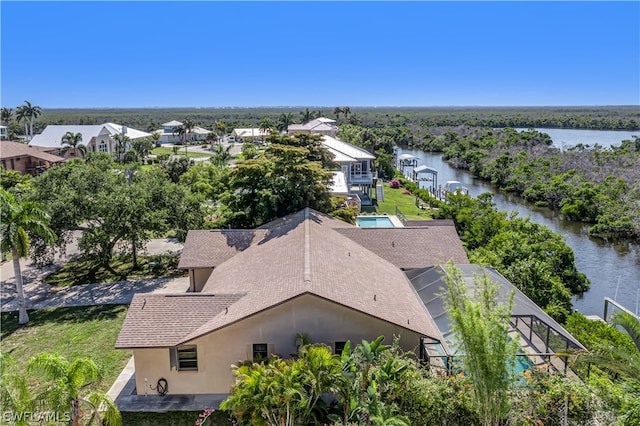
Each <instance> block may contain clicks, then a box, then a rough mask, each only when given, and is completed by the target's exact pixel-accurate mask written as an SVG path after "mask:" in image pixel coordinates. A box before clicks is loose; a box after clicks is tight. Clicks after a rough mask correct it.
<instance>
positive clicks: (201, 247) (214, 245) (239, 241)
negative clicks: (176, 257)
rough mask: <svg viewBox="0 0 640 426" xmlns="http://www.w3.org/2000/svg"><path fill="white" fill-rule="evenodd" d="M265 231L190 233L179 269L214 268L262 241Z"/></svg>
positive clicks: (229, 230) (228, 230)
mask: <svg viewBox="0 0 640 426" xmlns="http://www.w3.org/2000/svg"><path fill="white" fill-rule="evenodd" d="M266 232H267V231H266V230H263V229H222V230H205V231H202V230H195V231H189V233H188V234H187V238H186V240H185V242H184V248H183V249H182V255H181V256H180V262H179V263H178V268H181V269H188V268H213V267H216V266H218V265H220V264H221V263H223V262H225V261H227V260H229V259H231V258H232V257H233V256H235V255H236V254H238V253H240V252H241V251H243V250H246V249H247V248H248V247H250V246H251V245H252V244H256V243H257V242H259V241H261V240H262V239H263V238H264V236H265V234H266Z"/></svg>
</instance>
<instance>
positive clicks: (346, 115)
mask: <svg viewBox="0 0 640 426" xmlns="http://www.w3.org/2000/svg"><path fill="white" fill-rule="evenodd" d="M342 113H343V114H344V120H345V121H348V120H349V114H351V108H349V107H348V106H346V107H342Z"/></svg>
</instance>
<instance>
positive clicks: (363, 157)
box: [322, 136, 378, 205]
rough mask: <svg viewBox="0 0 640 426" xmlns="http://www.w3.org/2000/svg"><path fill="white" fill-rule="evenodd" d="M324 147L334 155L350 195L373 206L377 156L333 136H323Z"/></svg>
mask: <svg viewBox="0 0 640 426" xmlns="http://www.w3.org/2000/svg"><path fill="white" fill-rule="evenodd" d="M322 145H323V146H324V147H325V148H327V149H328V150H329V152H331V153H332V154H333V157H334V158H333V161H334V162H335V163H336V164H337V172H339V173H341V174H342V175H343V176H344V178H341V179H343V180H344V182H345V183H346V187H347V189H348V191H349V193H350V194H354V195H358V197H359V198H360V201H361V203H362V205H371V204H372V191H373V188H374V187H375V184H376V181H377V179H378V175H377V173H376V171H375V167H374V161H375V159H376V157H375V155H372V154H371V153H369V151H367V150H365V149H362V148H359V147H357V146H355V145H351V144H350V143H347V142H344V141H342V140H340V139H336V138H334V137H331V136H323V137H322ZM334 181H335V178H334Z"/></svg>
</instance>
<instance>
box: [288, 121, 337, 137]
mask: <svg viewBox="0 0 640 426" xmlns="http://www.w3.org/2000/svg"><path fill="white" fill-rule="evenodd" d="M337 132H338V126H336V120H333V119H331V118H326V117H320V118H316V119H314V120H311V121H309V122H308V123H305V124H291V125H290V126H289V127H288V128H287V133H289V134H290V135H292V134H294V133H316V134H320V135H328V136H335V135H336V133H337Z"/></svg>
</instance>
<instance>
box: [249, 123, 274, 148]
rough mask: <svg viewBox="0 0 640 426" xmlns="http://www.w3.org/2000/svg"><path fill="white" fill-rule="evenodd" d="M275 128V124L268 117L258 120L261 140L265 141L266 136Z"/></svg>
mask: <svg viewBox="0 0 640 426" xmlns="http://www.w3.org/2000/svg"><path fill="white" fill-rule="evenodd" d="M275 128H276V124H275V123H274V122H273V120H272V119H270V118H268V117H264V118H263V119H262V120H260V123H259V124H258V129H260V132H261V133H262V134H261V136H260V137H261V138H262V139H263V140H264V139H266V138H267V136H269V135H270V134H271V132H272V130H273V129H275ZM252 142H253V141H252Z"/></svg>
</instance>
